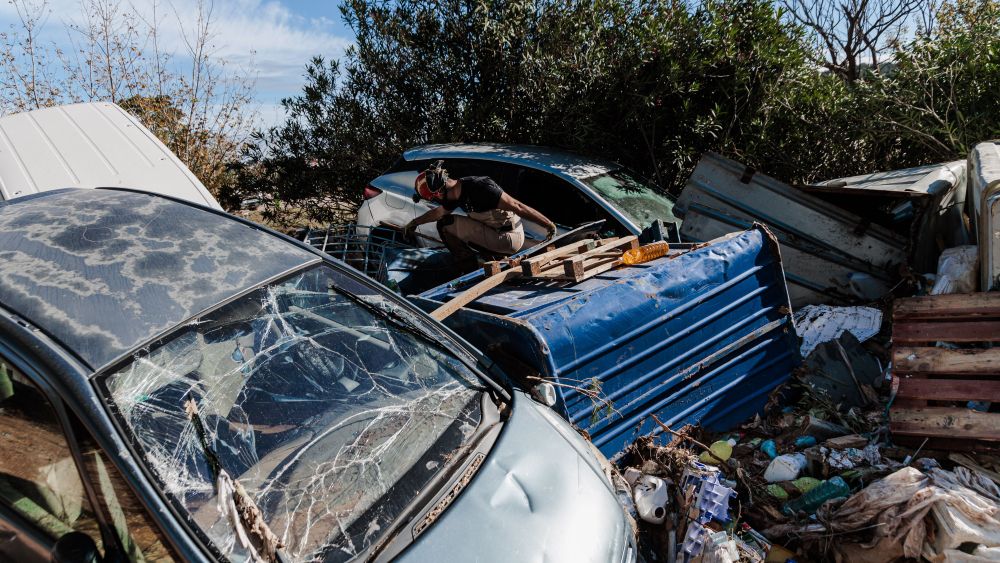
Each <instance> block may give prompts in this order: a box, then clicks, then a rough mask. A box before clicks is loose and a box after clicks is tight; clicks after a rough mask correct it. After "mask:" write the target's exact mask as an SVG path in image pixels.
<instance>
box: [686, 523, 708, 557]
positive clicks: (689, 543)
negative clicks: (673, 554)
mask: <svg viewBox="0 0 1000 563" xmlns="http://www.w3.org/2000/svg"><path fill="white" fill-rule="evenodd" d="M707 539H708V530H706V529H705V527H704V526H702V525H701V524H699V523H697V522H691V523H690V524H688V529H687V534H685V535H684V543H683V544H681V551H683V552H684V553H686V554H687V555H688V556H689V557H697V556H699V555H701V550H702V549H703V548H704V547H705V540H707Z"/></svg>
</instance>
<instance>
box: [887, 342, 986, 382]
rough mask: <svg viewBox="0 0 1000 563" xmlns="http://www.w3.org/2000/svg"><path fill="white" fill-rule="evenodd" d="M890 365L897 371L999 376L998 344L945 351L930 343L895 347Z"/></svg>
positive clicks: (899, 372)
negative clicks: (931, 345) (982, 347)
mask: <svg viewBox="0 0 1000 563" xmlns="http://www.w3.org/2000/svg"><path fill="white" fill-rule="evenodd" d="M892 366H893V371H895V372H896V373H897V374H938V375H968V374H983V375H990V374H995V375H997V376H1000V347H998V348H985V349H978V350H949V349H947V348H937V347H930V346H916V347H911V346H895V347H893V350H892Z"/></svg>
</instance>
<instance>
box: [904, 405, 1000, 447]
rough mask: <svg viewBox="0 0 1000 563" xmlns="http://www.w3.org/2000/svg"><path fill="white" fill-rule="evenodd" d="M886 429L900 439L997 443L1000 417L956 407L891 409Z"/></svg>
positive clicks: (998, 414) (999, 436)
mask: <svg viewBox="0 0 1000 563" xmlns="http://www.w3.org/2000/svg"><path fill="white" fill-rule="evenodd" d="M889 429H890V431H891V432H892V433H893V434H899V435H902V436H928V437H938V438H944V437H953V438H956V439H980V440H1000V413H988V412H979V411H974V410H971V409H964V408H957V407H916V408H909V409H901V408H893V409H891V410H890V412H889Z"/></svg>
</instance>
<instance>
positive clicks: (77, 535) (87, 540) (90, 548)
mask: <svg viewBox="0 0 1000 563" xmlns="http://www.w3.org/2000/svg"><path fill="white" fill-rule="evenodd" d="M103 561H104V559H103V558H102V557H101V554H100V552H98V551H97V544H96V543H94V539H93V538H91V537H90V536H88V535H87V534H84V533H83V532H70V533H68V534H66V535H64V536H62V537H61V538H59V539H58V540H56V544H55V545H54V546H52V563H102V562H103Z"/></svg>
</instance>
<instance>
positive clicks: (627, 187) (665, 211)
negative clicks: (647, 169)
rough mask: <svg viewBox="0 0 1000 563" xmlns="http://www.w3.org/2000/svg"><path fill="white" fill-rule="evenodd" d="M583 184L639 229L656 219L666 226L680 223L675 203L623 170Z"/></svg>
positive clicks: (584, 181)
mask: <svg viewBox="0 0 1000 563" xmlns="http://www.w3.org/2000/svg"><path fill="white" fill-rule="evenodd" d="M583 183H584V184H587V185H588V186H590V187H591V188H594V190H595V191H597V193H599V194H601V197H603V198H604V199H606V200H608V202H610V203H611V204H612V205H613V206H614V207H615V208H616V209H618V210H619V211H621V212H622V214H623V215H625V216H626V217H627V218H628V219H629V220H631V221H632V222H633V223H634V224H635V225H636V226H637V227H639V228H640V229H642V228H645V227H648V226H649V225H650V224H651V223H652V222H653V221H655V220H657V219H660V220H661V221H663V222H664V223H677V224H678V225H680V223H681V221H680V219H678V218H677V217H675V216H674V201H673V200H672V199H670V198H669V197H667V196H665V195H662V194H660V193H659V192H657V191H656V189H654V188H653V187H652V186H650V185H649V184H647V183H646V182H644V181H643V180H641V179H639V178H638V177H636V176H633V175H632V174H630V173H629V172H628V171H626V170H624V169H620V170H613V171H611V172H607V173H605V174H601V175H599V176H592V177H590V178H587V179H585V180H583Z"/></svg>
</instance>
